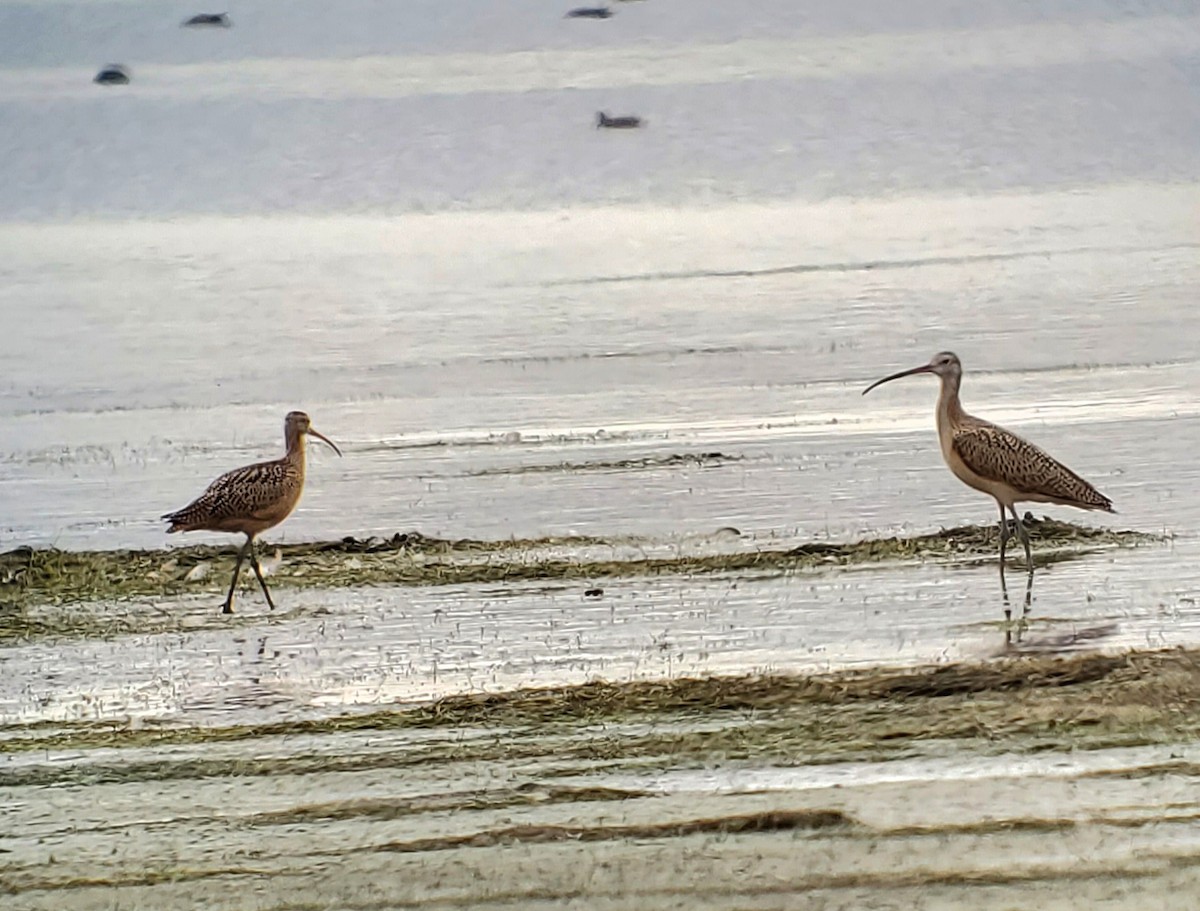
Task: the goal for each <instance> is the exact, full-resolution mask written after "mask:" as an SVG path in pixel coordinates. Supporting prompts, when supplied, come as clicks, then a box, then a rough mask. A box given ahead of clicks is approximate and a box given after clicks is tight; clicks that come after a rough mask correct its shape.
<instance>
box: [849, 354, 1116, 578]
mask: <svg viewBox="0 0 1200 911" xmlns="http://www.w3.org/2000/svg"><path fill="white" fill-rule="evenodd" d="M917 373H932V374H935V375H936V376H938V377H939V378H940V379H941V381H942V391H941V395H940V396H939V397H938V404H937V426H938V437H939V438H940V440H941V444H942V456H943V458H945V460H946V464H947V465H948V466H949V467H950V470H951V471H952V472H954V475H955V477H957V478H958V479H959V480H960V481H962V482H963V483H964V484H967V485H968V486H970V487H973V488H975V489H976V490H979V491H982V492H983V493H986V494H988V495H990V496H991V497H993V498H994V499H995V500H996V503H997V504H998V505H999V507H1000V564H1001V567H1002V568H1003V565H1004V551H1005V545H1006V544H1007V543H1008V537H1009V534H1008V521H1007V519H1006V517H1005V512H1004V511H1005V509H1006V508H1007V509H1008V511H1009V512H1010V513H1012V517H1013V520H1014V521H1015V522H1016V526H1017V532H1018V534H1019V535H1020V536H1021V541H1022V543H1023V544H1024V545H1025V559H1026V561H1027V562H1028V565H1029V566H1031V567H1032V566H1033V556H1032V554H1031V552H1030V546H1029V534H1028V533H1027V532H1026V531H1025V526H1024V524H1022V522H1021V517H1020V516H1019V515H1018V514H1017V510H1016V506H1015V504H1016V503H1020V502H1034V503H1058V504H1060V505H1062V506H1075V507H1077V508H1079V509H1099V510H1103V511H1105V512H1115V510H1114V509H1113V505H1112V501H1111V500H1109V498H1108V497H1106V496H1104V494H1102V493H1100V491H1098V490H1096V488H1095V487H1093V486H1092V485H1091V484H1089V483H1088V482H1087V481H1085V480H1084V479H1083V478H1081V477H1080V476H1079V475H1077V474H1076V473H1075V472H1073V471H1072V470H1071V469H1070V468H1068V467H1067V466H1066V465H1064V464H1062V462H1059V461H1058V460H1057V459H1054V458H1052V457H1051V456H1049V455H1047V454H1046V453H1045V452H1043V451H1042V450H1041V449H1039V448H1038V447H1037V446H1034V445H1033V444H1032V443H1030V442H1029V441H1027V440H1023V439H1021V437H1019V436H1017V435H1016V434H1015V433H1013V432H1012V431H1010V430H1005V429H1004V428H1003V427H998V426H996V425H995V424H992V423H989V422H988V421H984V420H982V419H980V418H977V417H974V416H972V415H969V414H967V413H966V412H965V411H964V410H963V407H962V404H961V403H960V402H959V399H958V390H959V387H960V386H961V384H962V364H961V362H960V361H959V359H958V357H957V356H956V355H954V354H953V353H951V352H949V351H943V352H941V353H940V354H936V355H934V357H933V360H931V361H930V362H929V363H928V364H925V365H924V366H921V367H915V368H913V369H912V370H903V371H901V372H900V373H894V374H892V375H891V376H886V377H884V378H883V379H881V380H878V381H876V382H874V383H872V384H871V385H870V386H868V387H867V388H866V389H865V390H863V395H866V394H867V393H868V392H870V391H871V390H872V389H874V388H875V387H876V386H878V385H880V384H881V383H887V382H889V381H891V380H896V379H900V378H901V377H904V376H912V375H913V374H917Z"/></svg>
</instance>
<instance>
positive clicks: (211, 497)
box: [163, 411, 342, 614]
mask: <svg viewBox="0 0 1200 911" xmlns="http://www.w3.org/2000/svg"><path fill="white" fill-rule="evenodd" d="M305 436H314V437H316V438H317V439H318V440H322V441H323V442H325V443H328V444H329V446H331V447H332V448H333V451H334V452H336V453H337V454H338V455H341V454H342V451H341V450H340V449H338V448H337V446H336V445H335V444H334V442H333V441H332V440H330V439H329V438H328V437H326V436H324V435H323V434H320V433H317V431H316V430H315V429H314V428H313V426H312V422H311V421H309V419H308V415H307V414H305V413H304V412H303V411H292V412H289V413H288V416H287V418H286V419H285V421H284V440H285V442H286V443H287V454H286V455H284V457H283V458H281V459H275V460H274V461H271V462H257V463H255V464H253V465H246V466H243V467H242V468H235V469H234V470H233V471H227V472H226V473H225V474H223V475H221V476H220V477H219V478H217V479H216V480H215V481H213V482H212V483H211V484H209V485H208V489H207V490H205V491H204V493H202V494H200V496H199V497H197V498H196V499H195V500H193V501H192V502H191V503H189V504H188V505H187V506H185V507H183V509H178V510H176V511H175V512H169V513H167V514H166V515H165V516H163V518H164V519H166V520H167V521H168V522H170V523H171V525H170V527H169V528H168V529H167V533H168V534H170V533H171V532H176V531H227V532H230V533H231V534H241V535H245V536H246V543H245V544H244V545H242V549H241V550H239V551H238V556H237V563H236V564H234V567H233V579H232V580H231V581H230V583H229V594H228V595H226V596H225V603H224V604H223V605H222V606H221V612H222V613H225V614H232V613H233V591H234V589H235V588H237V579H238V573H239V572H240V571H241V569H242V561H243V560H244V559H245V558H246V557H247V555H248V556H249V557H250V565H251V566H252V567H253V568H254V575H256V576H258V584H259V585H261V586H262V590H263V594H264V595H266V596H267V604H268V605H270V607H271V609H272V610H274V609H275V602H274V601H272V600H271V593H270V591H268V590H267V582H266V580H265V579H264V578H263V574H262V568H261V567H260V566H259V565H258V555H257V554H256V553H255V552H254V539H255V538H256V537H258V536H259V535H260V534H262V532H264V531H266V530H267V529H268V528H274V527H275V526H276V525H278V524H279V523H280V522H282V521H283V520H284V519H286V518H287V517H288V516H289V515H291V512H292V510H293V509H295V508H296V504H297V503H299V502H300V494H301V493H303V491H304V449H305V447H304V438H305Z"/></svg>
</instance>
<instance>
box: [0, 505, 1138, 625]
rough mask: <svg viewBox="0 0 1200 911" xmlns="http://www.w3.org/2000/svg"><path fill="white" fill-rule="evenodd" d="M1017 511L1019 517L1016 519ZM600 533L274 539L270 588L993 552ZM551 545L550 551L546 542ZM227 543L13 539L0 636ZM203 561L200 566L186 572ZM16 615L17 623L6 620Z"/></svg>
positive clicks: (953, 541) (1110, 537)
mask: <svg viewBox="0 0 1200 911" xmlns="http://www.w3.org/2000/svg"><path fill="white" fill-rule="evenodd" d="M1027 521H1028V520H1027ZM1028 528H1029V533H1030V537H1031V538H1032V539H1033V543H1034V546H1035V547H1036V548H1037V550H1038V551H1039V553H1040V554H1042V555H1043V556H1044V555H1045V554H1046V553H1047V552H1053V553H1055V554H1057V555H1059V556H1060V557H1061V556H1062V555H1064V554H1067V555H1070V554H1081V553H1086V552H1090V551H1094V550H1097V549H1102V548H1108V547H1121V546H1125V547H1130V546H1137V545H1140V544H1145V543H1149V542H1152V541H1157V540H1160V539H1159V538H1156V537H1155V536H1152V535H1147V534H1144V533H1142V532H1135V531H1112V530H1109V529H1102V528H1090V527H1086V526H1081V525H1074V524H1071V523H1066V522H1057V521H1054V520H1050V519H1041V520H1032V521H1028ZM623 544H627V542H623V541H620V540H613V539H605V538H587V537H574V538H543V539H532V540H520V539H515V540H508V541H474V540H458V541H448V540H441V539H436V538H427V537H424V536H423V535H420V534H415V533H411V534H396V535H394V536H393V537H391V538H369V539H365V540H362V539H357V538H345V539H343V540H341V541H328V542H314V543H307V544H288V545H280V546H279V547H277V548H269V547H268V549H271V550H278V551H279V553H280V555H281V557H282V562H281V564H280V565H279V566H278V567H277V568H276V569H275V570H274V572H273V573H272V575H271V581H270V584H271V586H272V587H290V588H355V587H361V586H369V585H463V584H472V583H502V582H509V581H530V580H546V581H552V580H579V579H605V578H615V577H632V576H654V575H694V574H705V573H722V572H744V571H785V570H799V569H812V568H817V567H823V566H847V565H854V564H868V563H879V562H884V561H904V560H952V559H963V558H980V557H989V556H992V555H994V554H995V552H996V547H997V541H996V529H995V528H994V527H992V526H984V527H979V526H974V525H968V526H962V527H959V528H951V529H946V530H943V531H940V532H937V533H934V534H927V535H918V536H914V537H905V538H901V537H893V538H882V539H867V540H862V541H854V542H849V543H844V544H831V543H826V542H814V543H810V544H802V545H800V546H798V547H789V548H776V549H761V550H754V551H734V552H720V553H709V554H695V555H676V556H662V557H636V558H629V559H612V560H602V559H595V558H593V557H579V558H573V557H569V556H563V555H562V553H561V551H562V550H563V549H568V550H569V549H572V548H574V549H582V548H595V547H598V546H610V547H620V546H621V545H623ZM555 551H557V552H555ZM236 553H237V549H236V547H224V548H222V547H211V546H203V545H202V546H191V547H180V548H174V549H171V550H115V551H64V550H57V549H53V548H45V549H41V548H38V549H35V548H29V547H22V548H17V549H16V550H12V551H8V552H7V553H4V554H0V640H2V639H3V638H5V637H6V635H11V634H8V633H6V629H7V628H8V627H9V626H10V624H9V623H6V622H5V617H6V615H9V616H11V615H12V614H13V613H14V612H16V611H19V609H20V608H22V607H25V606H29V605H35V604H69V603H79V602H89V601H104V600H117V599H124V598H138V597H162V596H177V595H185V594H199V593H204V592H219V591H223V590H224V587H225V586H226V585H227V584H228V580H229V574H230V573H231V572H232V570H233V561H234V559H235V555H236ZM202 564H207V565H206V566H204V567H203V570H202V571H197V568H198V567H201V566H202ZM18 625H19V624H18Z"/></svg>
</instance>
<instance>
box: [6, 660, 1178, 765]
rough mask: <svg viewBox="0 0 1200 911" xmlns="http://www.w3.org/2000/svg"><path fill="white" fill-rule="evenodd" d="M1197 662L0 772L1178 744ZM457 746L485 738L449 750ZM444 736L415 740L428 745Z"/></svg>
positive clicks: (611, 701)
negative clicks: (360, 746)
mask: <svg viewBox="0 0 1200 911" xmlns="http://www.w3.org/2000/svg"><path fill="white" fill-rule="evenodd" d="M1198 703H1200V650H1184V649H1171V650H1163V651H1155V652H1129V653H1122V654H1087V655H1076V656H1070V657H1053V656H1047V655H1028V656H1019V657H1010V658H1003V659H998V660H993V661H987V662H979V663H961V664H952V665H941V666H932V667H920V668H909V669H896V668H870V669H866V670H861V671H846V672H839V673H832V674H810V675H789V674H775V675H748V676H732V677H703V678H678V679H673V680H655V681H634V682H624V683H613V682H606V681H595V682H591V683H586V684H581V685H577V686H560V687H542V688H531V689H521V690H513V691H508V692H498V693H469V694H463V695H455V696H448V697H445V698H443V699H440V700H438V701H436V702H434V703H431V704H428V705H421V706H397V707H395V708H393V709H381V710H379V711H374V712H371V713H367V714H353V715H345V716H338V717H333V718H320V719H297V720H290V721H281V722H274V723H270V724H259V725H235V726H229V727H215V728H196V727H179V728H165V729H164V728H153V729H150V728H142V729H133V730H131V729H129V728H128V727H125V726H122V725H118V724H114V723H79V724H76V725H74V726H71V727H68V728H66V729H64V728H63V727H62V726H58V727H56V728H53V729H47V730H45V731H43V732H39V731H38V730H37V729H36V728H26V729H24V730H23V731H22V733H21V734H20V735H19V736H13V737H5V738H3V739H0V754H4V753H16V752H29V751H54V750H81V749H91V748H113V749H118V750H126V749H133V748H139V747H155V746H184V745H188V744H192V745H201V746H202V745H206V744H214V743H222V742H223V743H232V742H251V743H252V742H253V741H256V740H264V739H275V738H295V737H306V738H314V737H336V736H339V735H341V734H345V733H355V732H379V733H384V732H398V731H403V730H421V731H423V732H426V734H425V735H423V736H422V738H420V739H419V740H410V739H408V738H403V742H400V741H398V742H397V744H398V745H397V746H396V748H395V749H377V748H373V749H371V750H369V751H365V752H358V751H356V750H355V749H354V748H353V746H351V745H350V744H347V745H346V749H344V750H338V751H336V753H332V754H331V753H330V752H328V751H321V752H316V753H308V752H304V751H302V750H297V751H296V752H294V753H292V754H290V755H288V756H286V757H266V756H255V755H253V753H254V750H253V749H252V748H251V750H250V753H248V754H247V755H243V756H238V757H229V756H224V757H216V756H206V755H204V754H203V753H199V754H193V755H186V756H181V757H180V758H178V759H173V758H168V757H164V756H162V755H157V756H152V757H134V756H131V755H128V754H127V755H124V756H121V757H119V758H116V759H113V760H112V761H105V762H99V763H87V764H85V765H84V766H81V767H79V768H78V769H75V768H73V767H69V766H62V765H60V764H57V763H53V764H50V765H47V766H35V767H29V768H24V769H20V770H14V771H12V772H3V771H0V784H2V785H8V786H15V785H50V784H63V783H97V782H102V781H113V782H124V781H148V780H165V779H171V778H209V777H219V776H225V775H239V776H246V775H276V774H305V773H312V772H330V771H362V770H367V769H372V768H393V769H394V768H400V767H406V766H415V765H420V764H423V763H429V762H434V763H440V762H494V761H510V760H520V761H522V762H525V761H536V760H545V759H547V758H553V760H554V761H555V762H559V763H561V762H567V763H570V762H603V763H604V764H605V765H606V767H607V766H613V767H621V768H626V769H635V768H654V767H659V766H662V765H663V764H664V763H669V764H670V765H671V766H672V767H683V766H697V767H704V766H706V765H708V764H711V763H712V762H715V761H720V762H730V761H742V760H746V761H755V762H764V761H769V762H774V763H778V764H784V765H787V764H796V763H819V762H842V761H874V760H882V759H890V758H897V757H900V756H912V755H927V754H929V753H931V752H937V751H939V750H944V749H945V745H946V744H956V745H958V747H963V748H968V749H971V750H973V751H975V752H980V753H996V752H1035V751H1041V750H1063V749H1099V748H1108V747H1115V746H1137V745H1145V744H1154V743H1184V742H1191V741H1193V740H1195V739H1196V738H1197V737H1198V736H1200V716H1197V714H1196V712H1195V709H1194V707H1195V705H1196V704H1198ZM466 731H477V732H480V733H481V734H483V735H484V736H477V737H464V736H463V734H464V732H466ZM439 732H440V733H442V734H444V736H434V737H430V736H427V734H429V733H434V734H437V733H439Z"/></svg>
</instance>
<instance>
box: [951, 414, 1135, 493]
mask: <svg viewBox="0 0 1200 911" xmlns="http://www.w3.org/2000/svg"><path fill="white" fill-rule="evenodd" d="M963 417H964V418H965V420H963V421H962V422H961V423H960V424H959V425H958V426H956V427H955V428H954V435H953V443H952V445H953V447H954V451H955V452H956V453H958V456H959V458H960V459H962V460H963V462H964V463H965V464H966V465H967V467H968V468H970V469H971V470H972V471H974V472H975V473H976V474H978V475H979V476H980V477H983V478H987V479H988V480H990V481H999V482H1001V483H1004V484H1008V485H1009V486H1010V487H1013V488H1015V489H1016V490H1020V491H1024V492H1026V493H1029V494H1036V495H1038V496H1041V497H1045V498H1047V499H1050V500H1055V501H1061V502H1063V503H1065V504H1068V505H1072V506H1078V507H1080V508H1083V509H1101V510H1105V511H1107V512H1111V511H1112V501H1111V500H1110V499H1109V498H1108V497H1106V496H1104V494H1102V493H1100V491H1098V490H1096V488H1095V487H1093V486H1092V485H1091V484H1089V483H1088V482H1087V481H1085V480H1084V479H1083V478H1081V477H1080V476H1079V475H1077V474H1076V473H1075V472H1073V471H1072V470H1071V469H1070V468H1068V467H1067V466H1066V465H1064V464H1062V462H1059V461H1058V460H1057V459H1055V458H1053V457H1052V456H1050V455H1048V454H1047V453H1046V452H1044V451H1042V450H1041V449H1039V448H1038V447H1037V446H1035V445H1033V443H1030V442H1029V441H1028V440H1023V439H1021V437H1019V436H1017V435H1016V434H1015V433H1013V432H1011V431H1009V430H1005V429H1004V428H1003V427H998V426H996V425H995V424H992V423H989V422H987V421H983V420H980V419H979V418H972V417H969V416H967V415H964V416H963Z"/></svg>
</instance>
